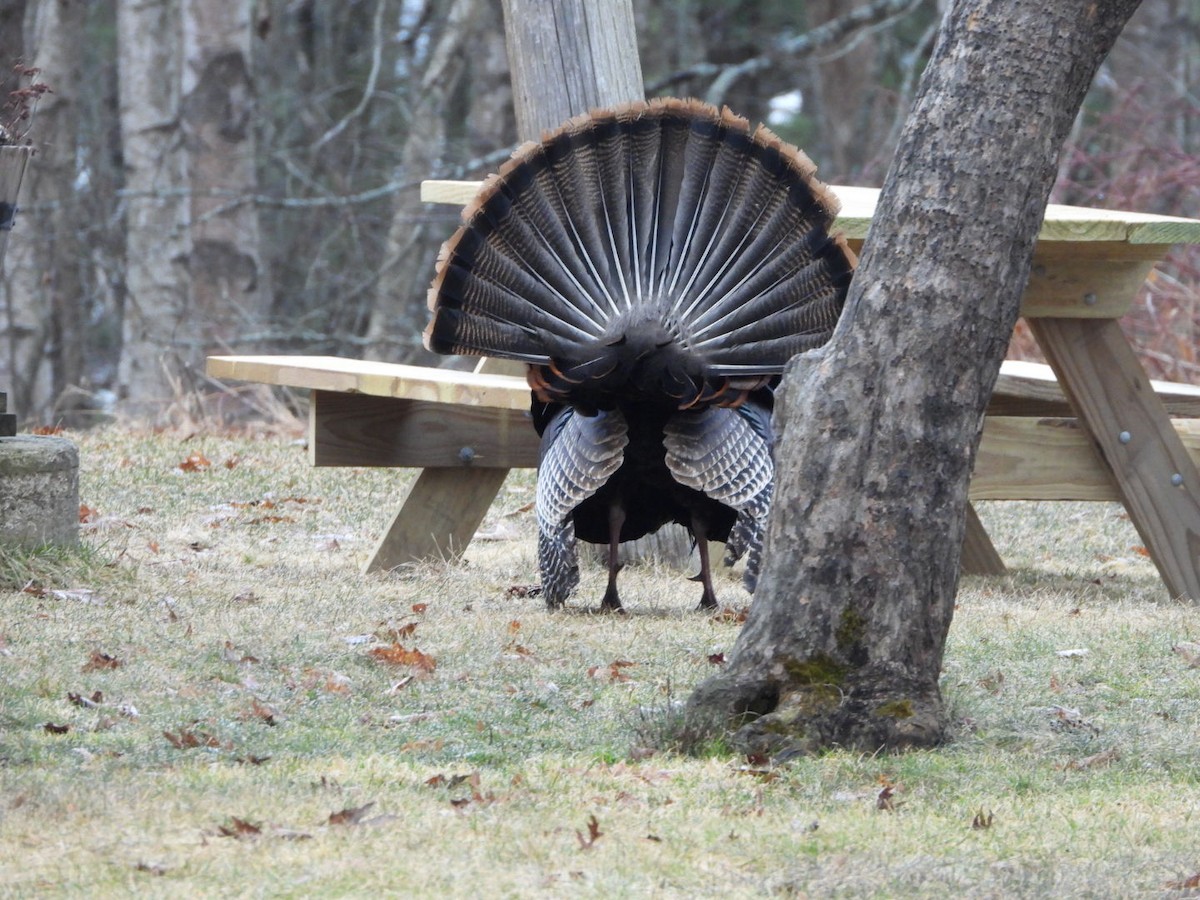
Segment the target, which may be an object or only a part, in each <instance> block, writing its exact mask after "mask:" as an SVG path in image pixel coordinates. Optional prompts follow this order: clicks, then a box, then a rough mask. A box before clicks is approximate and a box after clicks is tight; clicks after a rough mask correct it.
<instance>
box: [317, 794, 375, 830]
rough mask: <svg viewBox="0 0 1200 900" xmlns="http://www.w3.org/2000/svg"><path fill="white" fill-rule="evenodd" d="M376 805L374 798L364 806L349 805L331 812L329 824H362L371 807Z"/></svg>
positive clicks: (327, 822)
mask: <svg viewBox="0 0 1200 900" xmlns="http://www.w3.org/2000/svg"><path fill="white" fill-rule="evenodd" d="M374 805H375V801H374V800H372V801H370V802H369V803H364V804H363V805H362V806H348V807H346V808H345V809H343V810H339V811H338V812H335V813H330V814H329V818H328V819H327V820H326V823H325V824H327V825H358V824H361V822H362V820H363V817H365V816H366V814H367V813H368V812H370V810H371V807H373V806H374Z"/></svg>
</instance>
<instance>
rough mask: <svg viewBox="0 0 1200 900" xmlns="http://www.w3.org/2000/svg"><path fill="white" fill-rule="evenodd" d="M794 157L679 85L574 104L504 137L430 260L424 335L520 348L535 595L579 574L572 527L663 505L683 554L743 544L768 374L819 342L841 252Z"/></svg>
mask: <svg viewBox="0 0 1200 900" xmlns="http://www.w3.org/2000/svg"><path fill="white" fill-rule="evenodd" d="M814 172H815V167H814V166H813V164H812V163H811V162H810V161H809V160H808V158H807V157H806V156H804V154H802V153H801V152H800V151H799V150H797V149H796V148H794V147H791V146H789V145H787V144H785V143H783V142H782V141H780V140H779V139H778V138H777V137H776V136H775V135H773V134H772V133H770V132H769V131H767V130H766V129H765V128H761V127H760V128H759V129H758V130H757V131H754V132H753V133H751V131H750V129H749V126H748V124H747V122H746V121H745V120H744V119H741V118H738V117H736V116H734V115H733V114H732V113H730V112H729V111H728V110H727V109H726V110H717V109H715V108H713V107H710V106H707V105H705V104H702V103H699V102H696V101H683V100H658V101H652V102H649V103H634V104H630V105H627V106H621V107H617V108H613V109H605V110H598V111H595V112H592V113H591V114H590V115H587V116H582V117H579V118H576V119H572V120H571V121H569V122H567V123H566V124H565V125H564V126H562V127H561V128H560V129H559V130H557V131H555V132H553V133H551V134H549V135H547V136H546V137H545V138H544V139H543V140H542V141H541V142H540V143H530V144H526V145H524V146H522V147H521V148H519V149H518V150H517V151H516V153H514V155H513V158H512V159H511V160H510V161H509V162H508V163H506V164H505V165H504V166H503V167H502V168H501V169H500V171H499V173H498V174H497V175H493V176H492V177H491V178H489V179H488V181H487V182H485V184H484V185H483V187H482V189H481V190H480V192H479V195H478V196H477V198H476V199H475V201H474V202H473V203H472V204H471V205H470V206H469V207H468V208H467V209H466V211H465V212H464V213H463V219H464V225H463V226H462V227H461V228H459V229H458V231H457V232H456V233H455V234H454V235H453V236H452V237H451V238H450V240H449V241H448V242H447V243H446V244H445V246H444V247H443V248H442V252H441V253H440V254H439V257H438V264H437V274H436V277H435V279H434V282H433V286H432V287H431V288H430V292H429V306H430V309H431V310H433V317H432V320H431V321H430V323H429V327H428V328H427V329H426V331H425V345H426V347H428V348H429V349H430V350H433V351H435V352H437V353H450V354H476V355H484V356H495V357H503V358H507V359H514V360H520V361H522V362H525V363H528V364H529V370H528V379H529V384H530V387H531V388H532V391H533V402H532V411H533V420H534V424H535V426H536V428H537V430H538V433H539V434H540V435H541V438H542V442H541V455H540V464H539V468H538V485H537V502H536V511H537V521H538V531H539V535H538V563H539V567H540V569H541V576H542V590H543V593H544V596H545V599H546V602H547V604H548V605H549V606H550V607H551V608H552V609H553V608H555V607H558V606H561V605H562V604H563V601H564V600H565V599H566V598H567V596H568V595H569V594H570V592H571V591H572V590H573V589H574V588H575V587H576V585H577V584H578V582H579V569H578V563H577V556H576V548H575V540H576V538H580V539H582V540H585V541H590V542H593V543H600V544H604V543H607V544H608V545H609V554H608V570H609V571H608V589H607V591H606V592H605V594H604V598H603V600H602V602H601V607H602V608H603V609H607V610H617V609H620V608H621V601H620V598H619V596H618V593H617V572H618V571H619V568H620V566H619V565H618V562H617V545H618V543H619V542H621V541H629V540H635V539H637V538H639V537H642V536H643V535H646V534H649V533H651V532H654V531H656V530H657V529H658V528H660V527H661V526H662V525H664V524H666V523H667V522H679V523H681V524H683V525H685V526H686V527H687V528H689V529H690V531H691V534H692V536H693V538H694V539H695V541H696V543H697V546H698V548H699V552H700V575H699V580H700V581H701V582H702V583H703V592H702V595H701V600H700V606H701V607H702V608H713V607H715V606H716V605H717V598H716V593H715V591H714V589H713V583H712V573H711V567H710V564H709V558H708V543H707V542H708V541H709V540H721V541H726V542H727V552H726V562H727V563H729V564H732V562H734V561H735V560H736V559H737V558H738V557H740V556H741V555H742V554H743V553H746V552H748V554H749V555H748V558H747V567H746V573H745V578H744V582H745V584H746V587H747V588H748V589H749V590H751V591H753V590H754V585H755V582H756V579H757V576H758V567H759V555H760V550H761V542H762V534H763V526H764V524H765V520H766V515H767V512H768V510H769V508H770V504H771V489H772V479H773V466H772V461H771V444H772V438H771V410H772V401H773V390H774V387H775V385H776V383H777V381H778V376H779V374H780V373H781V372H782V371H783V368H784V365H785V364H786V363H787V361H788V360H789V359H790V358H791V357H792V356H793V355H795V354H797V353H799V352H801V351H803V350H808V349H810V348H813V347H816V346H819V345H820V344H823V343H824V342H825V341H826V340H828V338H829V336H830V335H831V334H832V331H833V328H834V326H835V324H836V322H837V319H838V315H839V313H840V312H841V309H842V305H843V303H844V300H845V293H846V287H847V285H848V284H849V281H850V278H851V275H852V273H853V268H854V264H855V260H854V255H853V253H851V251H850V250H849V249H848V248H847V247H846V244H845V242H844V240H843V239H842V238H841V236H840V235H839V236H830V235H829V233H828V230H827V229H828V227H829V225H830V223H831V222H832V220H833V218H834V216H835V214H836V212H837V199H836V198H835V197H834V196H833V195H832V194H831V193H830V192H829V191H828V190H827V189H826V188H825V187H824V186H823V185H822V184H820V183H819V182H817V181H816V180H815V179H814V178H813V173H814Z"/></svg>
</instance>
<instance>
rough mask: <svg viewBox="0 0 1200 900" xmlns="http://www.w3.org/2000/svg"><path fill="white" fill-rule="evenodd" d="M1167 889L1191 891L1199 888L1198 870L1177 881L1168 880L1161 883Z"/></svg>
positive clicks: (1199, 875)
mask: <svg viewBox="0 0 1200 900" xmlns="http://www.w3.org/2000/svg"><path fill="white" fill-rule="evenodd" d="M1163 887H1165V888H1166V889H1167V890H1169V891H1193V890H1195V889H1196V888H1200V872H1197V873H1196V874H1195V875H1190V876H1188V877H1187V878H1181V879H1180V880H1179V881H1168V882H1167V883H1166V884H1164V885H1163Z"/></svg>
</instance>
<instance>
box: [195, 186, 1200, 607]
mask: <svg viewBox="0 0 1200 900" xmlns="http://www.w3.org/2000/svg"><path fill="white" fill-rule="evenodd" d="M478 187H479V183H478V182H446V181H432V182H425V183H424V184H423V185H422V199H423V200H426V201H427V202H443V203H458V204H465V203H467V202H468V201H469V200H470V199H471V198H472V197H473V196H474V194H475V192H476V191H477V189H478ZM833 190H834V192H835V193H836V194H837V195H838V197H839V198H840V200H841V202H842V212H841V214H840V216H839V217H838V220H837V223H836V225H835V227H836V228H839V229H840V230H842V231H843V233H845V234H846V236H847V238H848V240H849V241H850V244H851V246H852V247H853V248H854V249H855V250H856V251H858V250H859V249H860V247H861V243H862V239H863V238H864V237H865V236H866V233H867V228H868V226H869V224H870V220H871V216H872V215H873V213H874V210H875V203H876V201H877V199H878V195H879V192H878V190H876V189H871V188H858V187H834V188H833ZM1179 243H1200V221H1196V220H1191V219H1180V218H1174V217H1168V216H1156V215H1148V214H1142V213H1132V212H1115V211H1110V210H1096V209H1085V208H1080V207H1070V206H1058V205H1053V204H1052V205H1050V206H1049V207H1048V208H1047V210H1046V216H1045V221H1044V223H1043V226H1042V229H1041V232H1040V234H1039V238H1038V242H1037V245H1036V248H1035V251H1034V259H1033V269H1032V272H1031V275H1030V280H1029V285H1028V287H1027V288H1026V292H1025V295H1024V298H1023V300H1022V304H1021V314H1022V316H1024V317H1025V319H1026V320H1027V322H1028V324H1029V326H1030V330H1031V332H1032V333H1033V335H1034V337H1035V339H1036V340H1037V342H1038V344H1039V346H1040V347H1041V349H1042V351H1043V353H1044V354H1045V356H1046V359H1047V360H1048V361H1049V363H1050V365H1049V366H1048V367H1047V366H1043V365H1037V364H1032V363H1019V362H1006V363H1005V364H1004V366H1003V367H1002V369H1001V374H1000V377H999V380H998V383H997V385H996V389H995V391H994V392H993V396H992V400H991V403H990V404H989V406H988V410H987V415H986V416H985V419H984V427H983V436H982V442H981V444H980V449H979V453H978V456H977V459H976V464H975V470H974V474H973V476H972V480H971V485H970V498H971V500H981V499H989V500H991V499H1001V500H1119V501H1120V502H1121V503H1123V504H1124V506H1125V508H1126V510H1127V511H1128V513H1129V516H1130V519H1131V520H1132V522H1133V524H1134V526H1135V527H1136V528H1137V530H1138V532H1139V534H1140V535H1141V538H1142V541H1143V543H1144V544H1145V546H1146V548H1147V550H1148V552H1149V554H1150V557H1151V559H1152V560H1153V561H1154V563H1155V565H1156V566H1157V568H1158V571H1159V573H1160V574H1161V576H1162V579H1163V582H1164V583H1165V585H1166V587H1167V590H1168V591H1169V592H1170V594H1171V596H1172V597H1188V598H1191V599H1192V600H1194V601H1200V473H1198V471H1197V463H1198V462H1200V421H1198V420H1196V417H1197V416H1200V388H1197V387H1194V386H1190V385H1177V384H1171V383H1160V382H1154V383H1152V382H1151V381H1150V380H1149V378H1148V377H1147V376H1146V374H1145V372H1144V371H1143V369H1142V367H1141V365H1140V364H1139V363H1138V361H1137V358H1136V356H1135V355H1134V352H1133V349H1132V348H1131V347H1130V345H1129V342H1128V340H1127V339H1126V337H1125V335H1124V333H1123V332H1122V330H1121V328H1120V325H1119V323H1118V321H1117V320H1118V319H1119V318H1120V317H1121V316H1122V315H1124V314H1125V312H1126V311H1127V310H1128V309H1129V307H1130V305H1131V304H1132V302H1133V300H1134V297H1135V296H1136V294H1137V291H1138V289H1139V288H1140V286H1141V284H1142V282H1143V281H1144V280H1145V279H1146V277H1147V276H1148V275H1149V273H1150V271H1151V269H1152V268H1153V267H1154V265H1155V264H1156V263H1157V262H1158V261H1159V260H1161V259H1162V257H1163V256H1164V255H1165V254H1166V252H1167V250H1168V249H1170V247H1171V246H1172V245H1174V244H1179ZM496 362H497V361H490V360H486V361H484V366H483V367H482V368H484V369H486V368H487V366H488V364H491V365H495V363H496ZM498 368H500V369H501V370H502V371H501V373H500V374H496V373H489V372H487V371H476V372H473V373H471V372H456V371H451V370H447V369H436V368H427V367H418V366H403V365H395V364H386V363H376V362H366V361H362V360H350V359H339V358H334V357H296V356H213V357H209V359H208V374H209V375H211V376H214V377H217V378H224V379H238V380H244V381H253V382H261V383H266V384H275V385H285V386H289V387H294V388H307V389H309V390H310V391H311V392H312V393H311V400H310V407H309V454H310V460H311V462H312V464H313V465H316V466H395V467H413V468H419V469H421V470H422V471H421V473H420V475H419V476H418V478H417V479H416V480H415V481H414V482H413V484H412V486H411V487H410V489H409V491H408V493H407V494H406V496H405V497H404V499H403V500H402V502H401V504H400V507H399V509H398V511H397V512H396V514H395V516H394V517H393V519H392V522H391V525H390V526H389V527H388V529H387V531H386V532H385V533H384V535H383V536H382V537H381V538H380V540H379V543H378V545H377V546H376V548H375V551H374V553H373V554H372V556H371V558H370V560H369V561H368V562H367V564H366V570H367V571H374V570H379V569H389V568H393V567H395V566H397V565H401V564H403V563H407V562H410V561H414V560H418V559H425V558H430V557H433V558H453V557H455V556H457V555H459V554H461V553H462V552H463V551H464V550H465V548H466V546H467V545H468V544H469V543H470V540H471V537H472V536H473V535H474V533H475V530H476V529H477V528H478V527H479V524H480V523H481V522H482V520H483V517H484V515H485V514H486V512H487V510H488V508H489V506H490V505H491V503H492V501H493V500H494V499H495V496H496V494H497V493H498V491H499V490H500V487H501V485H502V484H503V482H504V478H505V476H506V474H507V472H508V470H509V469H513V468H525V467H534V466H536V464H537V443H538V439H537V436H536V434H535V433H534V431H533V428H532V426H531V424H530V423H529V418H528V409H529V389H528V387H527V386H526V384H525V380H524V378H523V377H521V376H519V375H517V374H515V373H514V374H504V368H505V366H504V365H501V366H499V367H498ZM517 371H523V367H520V366H518V367H517ZM508 372H510V373H513V372H514V370H513V369H511V368H509V369H508ZM963 568H964V571H966V572H968V573H995V572H1002V571H1003V570H1004V567H1003V562H1002V560H1001V559H1000V557H999V554H998V553H996V551H995V549H994V547H993V546H992V544H991V541H990V539H989V538H988V536H987V533H986V531H985V530H984V529H983V526H982V524H981V523H980V522H979V519H978V517H977V516H976V515H975V513H974V509H973V508H970V509H969V510H968V529H967V539H966V541H965V544H964V548H963Z"/></svg>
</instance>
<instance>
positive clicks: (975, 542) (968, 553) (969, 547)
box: [962, 503, 1008, 575]
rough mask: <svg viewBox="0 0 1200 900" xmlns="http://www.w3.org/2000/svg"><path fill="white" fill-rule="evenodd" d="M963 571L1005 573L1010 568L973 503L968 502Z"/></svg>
mask: <svg viewBox="0 0 1200 900" xmlns="http://www.w3.org/2000/svg"><path fill="white" fill-rule="evenodd" d="M962 571H963V574H964V575H1005V574H1007V573H1008V569H1006V568H1005V567H1004V560H1003V559H1001V558H1000V553H999V551H998V550H996V547H995V545H994V544H993V543H992V539H991V538H990V537H988V533H987V529H985V528H984V527H983V523H982V522H981V521H979V514H978V513H977V512H975V506H974V504H972V503H968V504H967V531H966V534H965V535H964V537H963V548H962Z"/></svg>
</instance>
